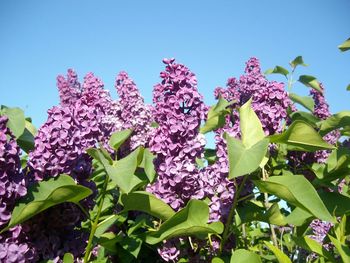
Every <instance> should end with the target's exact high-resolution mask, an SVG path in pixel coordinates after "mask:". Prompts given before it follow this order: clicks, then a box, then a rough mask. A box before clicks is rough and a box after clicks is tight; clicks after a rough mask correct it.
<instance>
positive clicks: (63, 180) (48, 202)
mask: <svg viewBox="0 0 350 263" xmlns="http://www.w3.org/2000/svg"><path fill="white" fill-rule="evenodd" d="M90 194H92V191H91V189H90V188H87V187H84V186H82V185H77V184H76V183H75V181H74V179H73V178H72V177H70V176H68V175H60V176H58V177H56V178H51V179H49V180H47V181H41V182H39V183H35V184H33V185H32V186H30V187H29V188H28V193H27V195H26V196H25V197H24V198H23V199H20V201H19V202H18V203H17V204H16V206H15V208H14V209H13V211H12V216H11V220H10V222H9V224H8V226H6V228H5V229H4V230H2V231H1V232H3V231H6V230H8V229H9V228H11V227H13V226H15V225H17V224H20V223H22V222H24V221H26V220H28V219H30V218H32V217H33V216H35V215H37V214H39V213H40V212H42V211H44V210H46V209H48V208H50V207H52V206H55V205H58V204H61V203H64V202H71V203H78V202H79V201H80V200H82V199H84V198H86V197H87V196H89V195H90Z"/></svg>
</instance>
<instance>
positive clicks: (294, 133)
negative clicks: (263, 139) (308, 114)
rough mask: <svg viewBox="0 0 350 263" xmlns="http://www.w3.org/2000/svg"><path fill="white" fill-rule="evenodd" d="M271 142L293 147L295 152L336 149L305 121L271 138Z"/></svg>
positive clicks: (294, 123)
mask: <svg viewBox="0 0 350 263" xmlns="http://www.w3.org/2000/svg"><path fill="white" fill-rule="evenodd" d="M269 138H270V142H273V143H283V144H287V145H289V146H293V150H300V151H311V152H312V151H317V150H332V149H334V148H335V147H334V146H333V145H330V144H328V143H327V142H325V141H324V140H323V139H322V137H321V135H320V134H318V133H317V132H316V131H315V129H314V128H313V127H312V126H310V125H309V124H308V123H306V122H305V121H301V120H297V121H295V122H293V123H292V124H291V125H290V126H289V128H288V129H287V130H286V131H284V132H283V133H281V134H277V135H272V136H270V137H269Z"/></svg>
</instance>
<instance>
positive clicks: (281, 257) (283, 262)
mask: <svg viewBox="0 0 350 263" xmlns="http://www.w3.org/2000/svg"><path fill="white" fill-rule="evenodd" d="M264 244H265V245H266V246H267V247H268V248H269V249H270V250H271V251H272V252H273V254H275V256H276V258H277V261H278V262H279V263H292V261H291V260H290V259H289V257H287V256H286V255H285V254H284V253H283V252H282V251H281V250H280V249H279V248H277V247H275V246H274V245H272V244H270V243H269V242H267V241H264Z"/></svg>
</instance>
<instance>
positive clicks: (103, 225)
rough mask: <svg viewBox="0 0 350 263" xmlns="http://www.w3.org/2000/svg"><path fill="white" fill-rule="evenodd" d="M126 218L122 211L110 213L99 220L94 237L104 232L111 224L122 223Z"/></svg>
mask: <svg viewBox="0 0 350 263" xmlns="http://www.w3.org/2000/svg"><path fill="white" fill-rule="evenodd" d="M126 220H127V217H126V215H124V214H123V213H119V214H116V215H112V216H109V217H107V218H106V219H104V220H103V221H101V222H99V223H98V225H97V228H96V232H95V237H100V236H101V235H102V234H104V233H105V232H106V231H107V230H108V229H109V228H110V227H111V226H112V225H114V224H116V223H119V225H120V224H122V223H123V222H125V221H126Z"/></svg>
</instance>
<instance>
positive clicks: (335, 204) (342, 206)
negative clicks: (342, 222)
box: [320, 192, 350, 216]
mask: <svg viewBox="0 0 350 263" xmlns="http://www.w3.org/2000/svg"><path fill="white" fill-rule="evenodd" d="M320 197H321V199H322V200H323V203H324V204H325V206H326V207H327V209H328V211H330V212H331V213H332V214H334V215H335V216H343V215H350V198H349V197H347V196H345V195H342V194H340V193H337V192H322V193H320Z"/></svg>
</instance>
